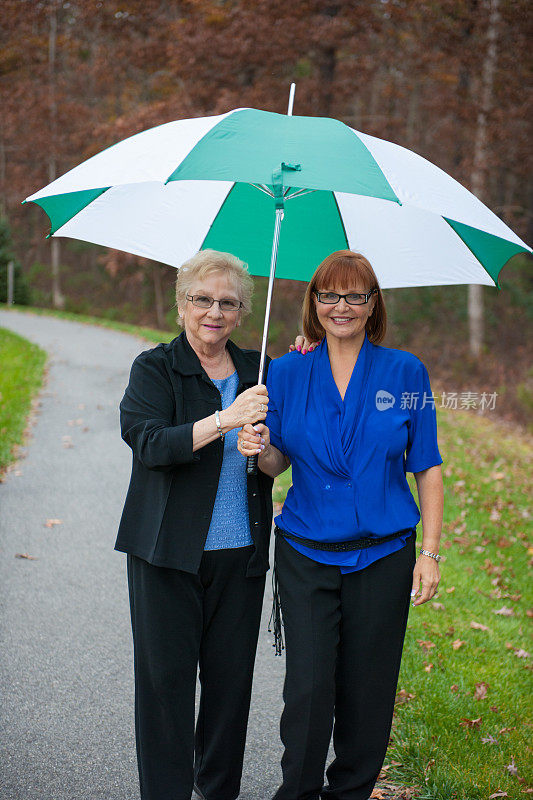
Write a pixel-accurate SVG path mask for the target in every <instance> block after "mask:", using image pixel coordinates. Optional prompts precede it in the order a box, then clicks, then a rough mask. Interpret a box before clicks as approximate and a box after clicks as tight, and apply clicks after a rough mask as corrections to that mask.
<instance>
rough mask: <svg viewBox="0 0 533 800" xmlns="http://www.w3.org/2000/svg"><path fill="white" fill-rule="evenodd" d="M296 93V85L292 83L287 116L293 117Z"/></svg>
mask: <svg viewBox="0 0 533 800" xmlns="http://www.w3.org/2000/svg"><path fill="white" fill-rule="evenodd" d="M295 91H296V84H295V83H291V89H290V92H289V108H288V110H287V116H288V117H292V107H293V106H294V93H295Z"/></svg>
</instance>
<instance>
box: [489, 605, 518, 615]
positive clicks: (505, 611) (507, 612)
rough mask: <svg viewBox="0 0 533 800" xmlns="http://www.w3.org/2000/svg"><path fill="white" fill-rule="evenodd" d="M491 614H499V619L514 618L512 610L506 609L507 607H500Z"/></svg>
mask: <svg viewBox="0 0 533 800" xmlns="http://www.w3.org/2000/svg"><path fill="white" fill-rule="evenodd" d="M492 613H493V614H499V615H500V616H501V617H514V616H515V613H514V611H513V609H512V608H507V606H502V607H501V608H499V609H498V610H497V611H494V609H493V610H492Z"/></svg>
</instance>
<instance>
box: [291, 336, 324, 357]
mask: <svg viewBox="0 0 533 800" xmlns="http://www.w3.org/2000/svg"><path fill="white" fill-rule="evenodd" d="M319 344H320V342H310V341H309V339H306V338H305V336H297V337H296V339H295V340H294V344H291V345H289V353H292V352H293V350H298V352H299V353H301V354H302V355H305V354H306V353H312V352H313V350H316V348H317V347H318V345H319Z"/></svg>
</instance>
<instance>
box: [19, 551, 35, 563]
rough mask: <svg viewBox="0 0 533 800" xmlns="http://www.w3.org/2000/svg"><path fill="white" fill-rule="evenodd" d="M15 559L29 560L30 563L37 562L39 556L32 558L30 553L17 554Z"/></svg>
mask: <svg viewBox="0 0 533 800" xmlns="http://www.w3.org/2000/svg"><path fill="white" fill-rule="evenodd" d="M15 558H27V559H28V561H37V556H30V555H28V553H15Z"/></svg>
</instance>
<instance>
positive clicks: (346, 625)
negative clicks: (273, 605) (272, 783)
mask: <svg viewBox="0 0 533 800" xmlns="http://www.w3.org/2000/svg"><path fill="white" fill-rule="evenodd" d="M414 563H415V537H414V535H413V537H412V538H411V539H409V541H408V543H407V544H406V545H405V547H403V548H402V549H401V550H398V551H397V552H395V553H392V554H391V555H389V556H385V557H384V558H382V559H379V560H378V561H375V562H374V563H373V564H370V565H369V566H368V567H366V568H365V569H363V570H360V571H358V572H352V573H347V574H344V575H343V574H341V572H340V569H339V568H338V567H334V566H329V565H326V564H319V563H318V562H316V561H313V560H312V559H310V558H307V557H306V556H304V555H302V554H301V553H299V552H298V551H296V550H295V549H294V548H293V547H291V545H290V544H288V543H287V542H286V541H285V540H284V539H283V537H281V536H279V537H276V570H277V577H278V582H279V591H280V598H281V609H282V613H283V622H284V628H285V645H286V663H287V672H286V678H285V686H284V692H283V697H284V701H285V708H284V711H283V715H282V718H281V739H282V741H283V744H284V747H285V751H284V755H283V758H282V762H281V766H282V771H283V784H282V786H281V787H280V788H279V790H278V791H277V793H276V795H275V798H274V800H318V798H319V797H320V798H323V800H367V798H368V797H369V796H370V794H371V793H372V789H373V788H374V784H375V782H376V780H377V777H378V775H379V771H380V769H381V766H382V764H383V760H384V758H385V752H386V749H387V744H388V740H389V735H390V729H391V723H392V713H393V710H394V699H395V694H396V686H397V682H398V673H399V669H400V660H401V654H402V647H403V640H404V636H405V628H406V625H407V616H408V612H409V601H410V591H411V586H412V575H413V567H414ZM332 729H333V745H334V750H335V760H334V761H333V762H332V764H331V765H330V767H329V768H328V770H327V773H326V774H327V779H328V786H327V787H324V785H323V784H324V768H325V763H326V758H327V754H328V748H329V743H330V739H331V732H332Z"/></svg>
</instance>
